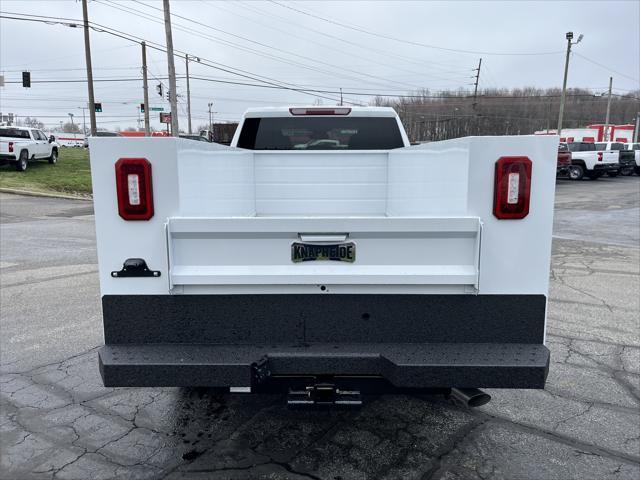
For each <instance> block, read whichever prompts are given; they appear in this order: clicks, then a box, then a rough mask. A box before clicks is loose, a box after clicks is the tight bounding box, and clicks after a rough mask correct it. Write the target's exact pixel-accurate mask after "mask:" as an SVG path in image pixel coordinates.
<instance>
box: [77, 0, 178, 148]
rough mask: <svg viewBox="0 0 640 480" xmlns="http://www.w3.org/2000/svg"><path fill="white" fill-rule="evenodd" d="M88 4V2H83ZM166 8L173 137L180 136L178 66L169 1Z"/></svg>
mask: <svg viewBox="0 0 640 480" xmlns="http://www.w3.org/2000/svg"><path fill="white" fill-rule="evenodd" d="M83 1H85V2H86V0H83ZM162 6H163V7H164V30H165V33H166V36H167V64H168V65H169V89H170V92H169V93H170V95H169V101H170V102H171V135H173V136H174V137H177V136H179V135H180V131H179V129H178V97H177V89H176V65H175V63H174V61H173V36H172V34H171V11H170V9H169V0H162Z"/></svg>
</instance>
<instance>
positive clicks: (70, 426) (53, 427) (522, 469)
mask: <svg viewBox="0 0 640 480" xmlns="http://www.w3.org/2000/svg"><path fill="white" fill-rule="evenodd" d="M0 215H1V220H2V222H1V226H0V228H1V229H0V235H1V237H0V238H1V245H2V247H1V248H2V250H1V252H0V253H1V255H0V267H1V270H0V282H1V284H2V290H1V294H0V301H1V322H0V334H1V335H0V348H1V349H0V364H1V365H0V401H1V404H0V405H1V411H0V454H1V462H0V478H2V479H20V480H21V479H49V478H59V479H86V478H91V479H93V480H99V479H111V478H123V479H125V478H126V479H128V478H136V479H138V478H140V479H156V478H157V479H165V478H166V479H248V478H265V479H267V478H268V479H329V480H349V479H399V478H402V479H440V480H462V479H465V480H466V479H470V480H471V479H473V480H481V479H482V480H484V479H496V480H497V479H558V480H567V479H638V478H640V323H639V322H640V318H639V315H638V314H639V312H640V296H639V295H638V293H639V292H640V178H638V177H621V178H620V177H619V178H615V179H611V178H602V179H600V180H598V181H595V182H594V181H588V180H585V181H582V182H568V181H564V180H559V181H558V185H557V197H556V215H555V225H554V237H555V238H554V248H553V259H552V271H551V288H550V298H549V310H548V324H547V344H548V346H549V348H550V350H551V353H552V363H551V367H550V373H549V378H548V383H547V388H546V389H545V390H543V391H542V390H488V393H490V394H491V395H492V397H493V400H492V401H491V402H490V403H489V404H487V405H486V406H484V407H481V408H478V409H475V410H471V411H468V410H463V409H460V408H457V407H455V406H453V405H451V404H449V403H448V402H447V401H445V400H444V399H443V398H441V397H437V396H421V395H413V396H410V395H397V396H378V397H372V398H369V399H368V401H367V403H366V405H365V406H364V407H363V408H362V409H360V410H357V411H290V410H287V408H286V407H285V405H284V401H283V398H282V397H281V396H279V395H259V396H242V395H219V394H214V393H212V392H211V391H209V390H207V389H195V388H192V389H184V388H183V389H179V388H156V389H151V388H139V389H138V388H104V387H103V386H102V384H101V380H100V376H99V372H98V365H97V353H96V352H97V347H98V346H99V345H101V344H102V342H103V338H102V325H101V314H100V304H99V293H98V279H97V265H96V253H95V247H94V242H95V238H94V227H93V216H92V215H91V204H90V203H88V202H84V201H69V200H61V199H43V198H30V197H20V196H14V195H4V194H0Z"/></svg>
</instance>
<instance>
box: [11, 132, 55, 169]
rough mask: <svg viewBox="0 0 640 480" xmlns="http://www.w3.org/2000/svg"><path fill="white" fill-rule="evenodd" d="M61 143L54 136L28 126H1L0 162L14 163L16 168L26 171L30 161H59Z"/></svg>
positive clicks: (52, 162) (53, 162)
mask: <svg viewBox="0 0 640 480" xmlns="http://www.w3.org/2000/svg"><path fill="white" fill-rule="evenodd" d="M59 148H60V145H58V143H57V142H56V141H55V139H54V137H53V136H50V137H47V136H46V135H45V134H44V132H42V130H38V129H36V128H27V127H0V162H1V163H2V164H6V163H12V164H14V165H15V167H16V170H18V171H19V172H24V171H25V170H26V169H27V166H28V164H29V162H31V161H34V160H42V159H46V160H49V163H51V164H55V163H56V162H57V161H58V151H59Z"/></svg>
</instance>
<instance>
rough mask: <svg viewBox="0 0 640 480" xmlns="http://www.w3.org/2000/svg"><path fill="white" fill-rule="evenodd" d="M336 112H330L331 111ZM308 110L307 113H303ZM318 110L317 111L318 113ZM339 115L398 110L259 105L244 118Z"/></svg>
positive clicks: (386, 114) (384, 114) (378, 114)
mask: <svg viewBox="0 0 640 480" xmlns="http://www.w3.org/2000/svg"><path fill="white" fill-rule="evenodd" d="M331 111H333V112H335V113H329V112H331ZM296 112H299V113H296ZM302 112H306V113H302ZM316 112H317V113H316ZM314 114H315V115H318V116H320V115H322V116H327V115H337V116H350V117H396V116H397V113H396V111H395V110H394V109H393V108H391V107H350V106H349V107H345V106H333V105H328V106H323V105H296V106H290V107H259V108H249V109H247V110H246V111H245V112H244V115H243V117H244V118H256V117H293V116H298V115H300V116H301V115H311V116H313V115H314Z"/></svg>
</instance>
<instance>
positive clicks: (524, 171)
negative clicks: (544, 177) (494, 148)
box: [493, 157, 531, 220]
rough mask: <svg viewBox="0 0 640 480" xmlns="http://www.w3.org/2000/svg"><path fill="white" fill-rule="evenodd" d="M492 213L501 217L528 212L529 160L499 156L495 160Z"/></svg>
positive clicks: (523, 214) (520, 215)
mask: <svg viewBox="0 0 640 480" xmlns="http://www.w3.org/2000/svg"><path fill="white" fill-rule="evenodd" d="M493 188H494V190H493V214H494V215H495V216H496V217H497V218H499V219H501V220H506V219H518V218H524V217H526V216H527V215H528V214H529V197H530V194H531V160H529V158H527V157H500V158H499V159H498V161H497V162H496V172H495V185H494V187H493Z"/></svg>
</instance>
